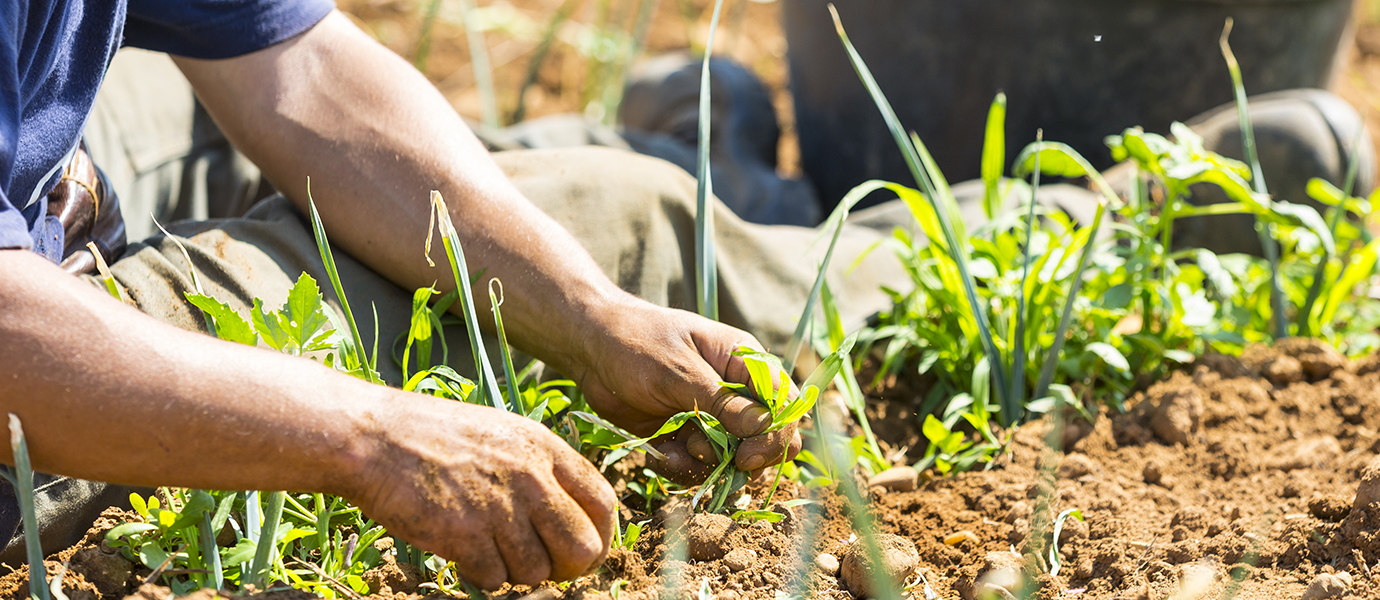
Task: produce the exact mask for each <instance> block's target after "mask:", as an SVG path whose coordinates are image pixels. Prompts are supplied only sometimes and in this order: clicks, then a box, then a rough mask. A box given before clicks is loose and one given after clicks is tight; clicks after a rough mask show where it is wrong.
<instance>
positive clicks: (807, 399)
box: [763, 385, 819, 433]
mask: <svg viewBox="0 0 1380 600" xmlns="http://www.w3.org/2000/svg"><path fill="white" fill-rule="evenodd" d="M818 400H819V388H817V387H815V386H813V385H807V386H805V389H804V390H802V391H801V392H800V395H799V396H796V399H795V400H794V401H792V402H791V403H790V404H789V405H787V406H786V408H785V409H784V410H782V411H781V414H780V415H779V416H778V417H777V418H775V419H773V420H772V424H771V426H770V427H768V428H767V430H766V431H765V432H763V433H770V432H773V431H776V430H778V429H782V428H784V427H786V426H787V425H790V424H791V423H794V422H796V421H799V420H800V419H801V417H804V416H805V414H806V413H808V412H810V409H812V408H814V407H815V402H817V401H818Z"/></svg>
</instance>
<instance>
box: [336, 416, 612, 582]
mask: <svg viewBox="0 0 1380 600" xmlns="http://www.w3.org/2000/svg"><path fill="white" fill-rule="evenodd" d="M398 400H399V401H398V402H397V403H396V404H395V405H393V406H392V407H389V408H388V409H387V412H386V413H385V414H382V415H370V416H369V417H367V418H366V419H365V421H367V422H370V424H371V425H373V427H370V428H369V431H370V433H369V434H366V436H365V437H366V438H367V439H371V440H374V443H373V444H372V449H371V450H370V451H368V453H367V454H366V455H365V456H364V457H362V460H361V461H360V462H361V467H362V469H363V472H362V476H361V477H359V478H358V479H357V481H356V489H352V490H350V491H349V492H347V494H346V495H347V497H349V498H350V499H351V500H353V501H355V502H356V503H357V504H358V505H359V506H360V508H362V509H363V510H364V513H365V514H367V515H369V516H370V517H371V518H373V519H375V520H377V521H379V522H380V523H382V524H383V525H384V527H386V528H388V531H389V532H391V533H393V534H396V535H397V536H399V537H400V538H402V539H405V540H407V541H408V542H410V543H412V544H415V545H417V546H419V547H421V548H423V549H425V550H429V551H431V552H435V553H436V554H438V555H440V556H442V557H445V558H447V559H450V560H453V561H455V564H456V566H457V567H458V568H459V570H460V573H461V575H463V576H464V577H465V578H466V579H467V580H469V581H470V582H472V583H474V584H476V585H479V586H480V587H483V588H485V589H495V588H497V587H499V586H500V585H501V584H502V583H503V582H505V581H509V582H512V583H516V584H526V585H536V584H538V583H540V582H542V581H545V580H548V579H550V580H555V581H565V580H568V579H573V578H575V577H578V576H580V575H582V574H584V573H585V572H587V571H589V570H590V569H592V568H594V567H596V566H598V565H599V564H600V563H601V562H603V560H604V556H605V555H607V554H608V550H609V541H610V539H611V538H612V536H613V527H614V520H613V510H614V495H613V489H612V488H610V487H609V484H608V482H606V481H605V480H604V478H603V477H601V476H600V475H599V472H598V471H596V470H595V469H594V465H592V464H590V463H589V461H587V460H585V458H584V457H582V456H580V455H579V453H577V452H575V451H574V450H572V449H571V448H570V447H569V446H567V445H566V443H565V442H564V441H562V440H561V439H560V438H559V437H557V436H556V435H554V434H552V433H551V432H550V431H548V430H546V429H545V428H544V427H542V426H541V425H540V424H539V423H536V422H534V421H532V420H529V419H526V418H523V417H520V416H516V415H512V414H509V413H505V412H502V411H499V410H495V409H492V408H487V407H480V406H472V405H468V404H461V403H457V402H451V401H444V400H435V399H432V398H428V397H416V396H414V395H411V394H408V395H407V397H406V398H399V399H398Z"/></svg>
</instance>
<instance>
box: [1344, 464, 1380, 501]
mask: <svg viewBox="0 0 1380 600" xmlns="http://www.w3.org/2000/svg"><path fill="white" fill-rule="evenodd" d="M1376 501H1380V458H1377V459H1375V460H1372V461H1371V463H1370V464H1368V465H1366V468H1365V469H1362V470H1361V483H1360V485H1358V486H1356V499H1355V500H1354V501H1352V503H1351V509H1352V510H1357V509H1364V508H1365V507H1367V506H1370V505H1371V504H1373V503H1375V502H1376Z"/></svg>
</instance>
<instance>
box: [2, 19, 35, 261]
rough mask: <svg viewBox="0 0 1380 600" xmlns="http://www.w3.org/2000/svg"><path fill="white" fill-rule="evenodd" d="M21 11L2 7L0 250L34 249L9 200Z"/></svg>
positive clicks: (15, 137)
mask: <svg viewBox="0 0 1380 600" xmlns="http://www.w3.org/2000/svg"><path fill="white" fill-rule="evenodd" d="M17 11H18V8H17V7H16V6H15V3H13V2H5V3H3V4H2V5H0V248H23V249H25V250H27V249H30V248H32V247H33V243H34V242H33V236H31V235H30V234H29V224H28V221H27V220H26V219H25V218H24V215H23V214H21V213H20V212H19V209H18V208H17V207H15V205H14V204H13V201H11V200H10V199H9V198H7V197H6V196H5V188H6V187H7V186H8V185H9V183H10V182H9V181H8V180H7V179H8V177H9V175H7V174H8V173H11V172H12V170H13V169H14V157H15V153H16V152H17V151H18V146H19V40H18V39H17V38H16V35H15V32H17V31H19V15H18V13H17Z"/></svg>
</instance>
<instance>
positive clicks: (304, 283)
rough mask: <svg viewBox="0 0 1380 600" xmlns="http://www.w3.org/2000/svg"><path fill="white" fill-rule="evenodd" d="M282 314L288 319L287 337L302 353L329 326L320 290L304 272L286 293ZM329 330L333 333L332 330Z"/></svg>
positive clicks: (313, 280)
mask: <svg viewBox="0 0 1380 600" xmlns="http://www.w3.org/2000/svg"><path fill="white" fill-rule="evenodd" d="M282 312H283V313H285V314H286V316H287V318H288V319H289V323H288V328H287V333H288V334H289V337H290V338H291V339H292V341H293V343H295V344H296V345H297V347H298V348H299V349H301V350H302V351H304V352H305V351H308V349H309V348H310V347H311V346H312V341H313V340H315V339H317V338H318V337H319V334H320V333H322V329H323V328H326V327H330V324H331V320H330V319H329V318H327V317H326V314H325V305H324V303H323V301H322V298H321V288H319V287H317V285H316V280H315V279H312V277H311V275H308V274H306V273H305V272H303V273H302V274H301V275H300V276H298V277H297V283H295V284H293V286H292V290H290V291H289V292H288V301H287V304H284V305H283V310H282ZM331 330H332V331H334V328H331Z"/></svg>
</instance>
